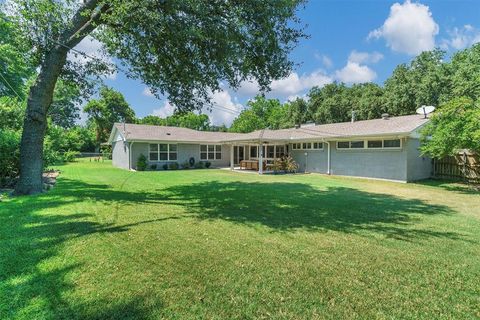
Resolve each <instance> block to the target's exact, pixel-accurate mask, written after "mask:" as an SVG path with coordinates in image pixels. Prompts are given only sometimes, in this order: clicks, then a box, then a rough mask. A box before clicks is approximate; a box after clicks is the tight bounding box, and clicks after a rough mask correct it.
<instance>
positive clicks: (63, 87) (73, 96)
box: [48, 81, 82, 128]
mask: <svg viewBox="0 0 480 320" xmlns="http://www.w3.org/2000/svg"><path fill="white" fill-rule="evenodd" d="M81 102H82V94H81V93H80V87H79V86H77V85H76V83H75V82H68V81H58V83H57V85H56V87H55V91H54V94H53V101H52V105H51V106H50V109H49V110H48V115H49V116H50V118H51V119H52V122H53V124H55V125H58V126H60V127H62V128H71V127H73V126H74V125H75V121H76V120H77V119H79V118H80V115H79V112H80V107H79V105H80V103H81Z"/></svg>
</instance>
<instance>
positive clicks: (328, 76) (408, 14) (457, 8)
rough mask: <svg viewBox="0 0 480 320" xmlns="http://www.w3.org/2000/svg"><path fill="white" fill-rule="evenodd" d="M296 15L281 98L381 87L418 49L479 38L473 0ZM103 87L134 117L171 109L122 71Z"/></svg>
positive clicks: (222, 117) (249, 87)
mask: <svg viewBox="0 0 480 320" xmlns="http://www.w3.org/2000/svg"><path fill="white" fill-rule="evenodd" d="M299 16H300V18H301V19H302V22H303V23H304V24H306V25H307V29H306V31H307V33H308V34H309V35H310V38H308V39H304V40H302V41H301V42H300V44H299V45H298V47H297V48H296V49H295V50H294V51H293V52H292V54H291V59H292V60H293V61H294V62H295V63H297V64H298V66H297V67H296V68H295V70H294V72H292V74H291V75H290V76H289V77H288V78H286V79H283V80H279V81H275V82H274V83H272V89H273V90H272V92H270V93H269V94H268V96H269V97H275V98H279V99H280V100H281V101H282V102H283V101H286V100H288V99H292V98H294V97H296V96H303V95H305V93H306V92H307V91H308V89H309V88H311V87H312V86H314V85H318V86H322V85H325V84H326V83H329V82H332V81H343V82H346V83H348V84H352V83H361V82H367V81H373V82H376V83H379V84H382V83H383V82H384V81H385V79H386V78H388V76H389V75H390V74H391V72H392V70H393V69H394V68H395V66H396V65H398V64H400V63H405V62H409V61H410V60H411V59H412V57H414V56H415V55H416V54H418V53H419V52H421V51H423V50H429V49H432V48H434V47H440V48H442V49H444V50H446V51H447V52H448V54H449V55H451V54H452V53H453V52H455V51H458V50H460V49H463V48H465V47H468V46H470V45H471V44H473V43H475V42H480V3H479V1H421V2H415V1H405V2H404V1H347V0H344V1H333V0H330V1H321V0H311V1H309V2H308V3H307V4H306V7H305V8H304V9H301V10H300V11H299ZM79 48H80V49H83V50H84V51H86V52H88V53H92V52H94V51H95V50H97V49H98V46H97V45H96V44H95V43H91V42H85V43H83V44H80V45H79ZM106 84H107V85H109V86H112V87H114V88H115V89H117V90H119V91H120V92H122V93H123V94H124V95H125V97H126V99H127V101H128V102H129V103H130V105H131V106H132V107H133V109H134V110H135V112H136V114H137V116H139V117H143V116H146V115H149V114H156V115H159V116H162V117H163V116H166V115H169V114H171V113H172V112H173V110H174V107H173V106H171V105H170V104H169V103H168V101H166V100H165V99H162V100H158V99H156V98H155V97H153V96H152V95H150V94H149V91H148V88H147V87H146V86H145V85H144V84H142V82H141V81H140V80H129V79H126V77H125V76H124V75H123V74H122V73H118V74H117V75H116V76H114V77H111V78H109V79H107V80H106ZM256 92H257V88H256V85H255V83H245V84H244V85H243V86H242V88H240V90H238V91H237V92H234V91H232V90H230V89H228V88H225V91H223V92H219V93H215V94H214V96H213V101H214V102H215V103H216V104H217V105H220V106H223V107H227V108H229V109H235V110H241V109H242V108H244V106H245V103H246V102H247V101H248V99H250V98H253V97H254V96H255V94H256ZM204 112H205V113H207V114H208V115H209V116H210V118H211V121H212V122H213V123H214V124H221V123H226V124H227V125H229V124H230V123H231V121H232V120H233V118H234V117H235V114H232V113H229V112H224V111H220V110H217V109H214V110H213V112H212V113H210V112H208V111H207V110H204Z"/></svg>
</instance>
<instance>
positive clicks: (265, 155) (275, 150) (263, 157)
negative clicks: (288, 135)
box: [250, 143, 289, 160]
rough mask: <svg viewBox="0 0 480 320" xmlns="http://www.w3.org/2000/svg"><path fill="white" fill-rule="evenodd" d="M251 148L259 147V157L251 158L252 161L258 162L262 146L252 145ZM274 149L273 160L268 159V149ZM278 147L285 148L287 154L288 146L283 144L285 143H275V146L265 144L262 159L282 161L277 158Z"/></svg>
mask: <svg viewBox="0 0 480 320" xmlns="http://www.w3.org/2000/svg"><path fill="white" fill-rule="evenodd" d="M250 146H255V147H257V156H256V157H250V159H252V160H258V159H259V157H260V146H259V145H250ZM269 146H270V147H272V146H273V158H268V157H267V150H268V148H267V147H269ZM277 146H283V147H284V152H285V154H287V149H289V148H287V146H288V144H283V143H275V144H264V145H263V147H264V148H265V153H264V154H263V156H262V159H264V160H275V159H280V158H277Z"/></svg>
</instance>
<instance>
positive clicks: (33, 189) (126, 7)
mask: <svg viewBox="0 0 480 320" xmlns="http://www.w3.org/2000/svg"><path fill="white" fill-rule="evenodd" d="M301 2H302V1H301V0H284V1H277V0H248V1H212V0H198V1H184V0H171V1H161V0H145V1H141V2H139V1H137V0H109V1H106V0H84V2H83V3H80V4H79V2H78V1H76V0H65V1H60V2H59V1H51V0H12V1H10V2H9V3H13V4H14V5H13V7H14V8H13V10H16V12H17V15H15V16H12V17H10V18H11V19H13V20H15V22H16V23H18V25H19V26H20V27H21V28H22V30H23V37H24V38H25V41H26V42H27V43H28V44H29V47H31V48H34V49H33V50H34V51H35V53H34V55H35V57H36V62H37V65H35V67H38V68H39V73H38V76H37V79H36V81H35V82H34V84H33V85H32V86H31V88H30V92H29V98H28V103H27V110H26V116H25V122H24V129H23V132H22V141H21V175H20V180H19V183H18V184H17V186H16V193H17V194H31V193H37V192H41V191H42V181H41V175H42V167H43V165H42V153H43V141H44V137H45V131H46V127H47V114H48V110H49V108H50V105H51V102H52V99H53V92H54V89H55V85H56V83H57V80H58V79H59V77H60V78H68V79H84V78H85V75H86V74H89V72H91V73H98V72H99V71H102V70H105V69H106V68H103V67H101V66H100V64H99V63H96V61H93V62H92V63H91V64H90V65H89V66H90V68H88V69H81V70H80V69H79V68H78V65H76V64H75V63H73V62H72V61H67V54H68V52H69V51H70V50H71V49H70V48H73V47H75V46H76V45H77V44H79V43H80V41H82V39H84V38H85V37H86V36H88V35H92V34H93V32H94V31H96V32H95V34H94V36H95V37H96V38H97V39H99V40H100V41H102V42H103V43H104V44H105V48H106V50H107V52H108V53H110V54H111V55H113V56H115V57H117V58H118V59H120V60H122V61H123V62H124V65H126V66H127V67H128V70H127V75H128V76H129V77H133V78H141V79H142V80H143V81H144V82H145V83H146V84H147V85H148V86H149V87H150V88H151V89H152V91H153V92H154V93H155V94H157V95H159V94H168V97H169V100H170V101H171V102H172V103H173V104H174V105H175V106H176V107H177V108H179V109H181V110H184V111H186V110H192V109H195V108H198V109H199V108H200V107H201V106H203V105H204V103H205V102H208V101H210V96H211V92H212V91H217V90H220V89H221V83H227V84H229V85H230V86H231V87H233V88H238V86H239V85H240V83H241V82H242V81H244V80H247V79H255V80H257V82H258V83H259V85H260V87H261V88H262V89H263V90H265V89H268V86H269V84H270V82H271V80H272V79H278V78H282V77H285V76H286V75H288V74H289V73H290V71H291V69H292V62H291V61H290V60H289V59H288V54H289V53H290V52H291V50H292V49H293V47H294V46H295V45H296V43H297V41H298V39H299V37H302V36H303V31H302V30H301V29H299V28H297V27H295V22H298V19H297V18H296V9H297V7H298V5H299V4H300V3H301ZM10 11H12V10H9V12H10ZM292 22H294V23H292ZM79 70H80V71H82V70H83V71H84V72H82V75H83V76H82V77H75V76H72V75H75V74H77V75H78V73H79V72H80V71H79Z"/></svg>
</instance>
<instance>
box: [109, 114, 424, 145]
mask: <svg viewBox="0 0 480 320" xmlns="http://www.w3.org/2000/svg"><path fill="white" fill-rule="evenodd" d="M428 120H429V119H425V118H424V117H423V116H422V115H418V114H414V115H409V116H399V117H390V118H388V119H374V120H363V121H356V122H353V123H352V122H342V123H331V124H323V125H315V126H313V125H312V126H308V127H302V128H298V129H294V128H292V129H280V130H269V129H265V130H257V131H254V132H250V133H230V132H210V131H197V130H192V129H187V128H178V127H164V126H151V125H139V124H129V123H127V124H125V130H124V124H121V123H115V125H114V127H116V128H117V129H118V130H119V131H120V132H122V133H123V132H124V131H125V138H126V140H143V141H149V140H151V141H185V142H239V141H259V140H262V141H295V140H307V139H322V138H324V139H327V138H330V139H340V138H348V137H361V136H382V135H399V134H409V133H411V132H412V131H414V130H415V129H417V128H419V127H420V126H422V125H424V124H425V123H426V122H428Z"/></svg>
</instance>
